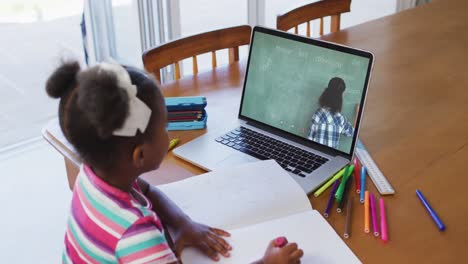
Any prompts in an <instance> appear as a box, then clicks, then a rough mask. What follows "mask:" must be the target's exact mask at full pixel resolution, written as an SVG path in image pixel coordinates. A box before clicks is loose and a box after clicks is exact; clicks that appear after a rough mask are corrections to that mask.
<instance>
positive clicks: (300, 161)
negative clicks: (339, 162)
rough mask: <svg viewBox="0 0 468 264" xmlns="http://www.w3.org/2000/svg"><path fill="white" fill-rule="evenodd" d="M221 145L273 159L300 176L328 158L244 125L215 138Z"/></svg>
mask: <svg viewBox="0 0 468 264" xmlns="http://www.w3.org/2000/svg"><path fill="white" fill-rule="evenodd" d="M216 142H219V143H221V144H223V145H226V146H228V147H231V148H233V149H236V150H238V151H240V152H243V153H246V154H248V155H251V156H253V157H255V158H258V159H260V160H267V159H274V160H276V162H278V164H279V165H280V166H281V167H283V168H284V169H285V170H287V171H289V172H292V173H294V174H296V175H299V176H301V177H305V176H306V175H307V174H309V173H311V172H312V171H314V170H316V169H318V168H319V167H320V166H322V165H323V164H324V163H325V162H327V161H328V159H326V158H324V157H321V156H319V155H317V154H314V153H311V152H308V151H305V150H303V149H300V148H298V147H295V146H292V145H289V144H287V143H284V142H281V141H279V140H276V139H274V138H271V137H269V136H266V135H263V134H260V133H258V132H255V131H253V130H251V129H248V128H245V127H239V128H236V129H234V130H232V131H231V132H229V133H227V134H226V135H224V136H222V137H219V138H217V139H216Z"/></svg>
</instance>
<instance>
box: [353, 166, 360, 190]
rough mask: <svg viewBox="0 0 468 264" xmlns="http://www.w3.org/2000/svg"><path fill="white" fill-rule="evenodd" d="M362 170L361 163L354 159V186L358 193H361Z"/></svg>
mask: <svg viewBox="0 0 468 264" xmlns="http://www.w3.org/2000/svg"><path fill="white" fill-rule="evenodd" d="M359 172H360V169H359V162H358V160H357V159H356V158H355V159H354V185H355V189H356V193H358V194H359V193H361V177H360V175H359Z"/></svg>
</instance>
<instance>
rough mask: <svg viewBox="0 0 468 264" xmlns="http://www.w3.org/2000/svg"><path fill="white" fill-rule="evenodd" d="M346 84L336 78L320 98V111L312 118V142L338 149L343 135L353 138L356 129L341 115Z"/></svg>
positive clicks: (310, 135) (310, 133) (310, 137)
mask: <svg viewBox="0 0 468 264" xmlns="http://www.w3.org/2000/svg"><path fill="white" fill-rule="evenodd" d="M345 89H346V84H345V82H344V81H343V79H341V78H339V77H334V78H332V79H331V80H330V81H329V82H328V87H326V88H325V90H324V91H323V93H322V95H321V96H320V98H319V106H320V107H319V109H317V111H315V113H314V115H313V116H312V124H311V126H310V131H309V136H308V138H309V139H310V140H313V141H315V142H318V143H320V144H323V145H327V146H329V147H332V148H335V149H336V148H338V145H339V143H340V137H341V135H344V136H347V137H352V136H353V135H354V128H353V126H352V125H351V123H350V122H349V121H348V119H346V117H344V116H343V115H342V114H341V108H342V106H343V92H344V91H345Z"/></svg>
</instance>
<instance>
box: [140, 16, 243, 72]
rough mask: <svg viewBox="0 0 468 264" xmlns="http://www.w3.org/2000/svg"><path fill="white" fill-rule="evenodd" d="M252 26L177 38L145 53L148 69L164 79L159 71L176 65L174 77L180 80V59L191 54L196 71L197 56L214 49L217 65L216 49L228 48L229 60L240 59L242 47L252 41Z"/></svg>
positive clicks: (215, 63) (214, 61)
mask: <svg viewBox="0 0 468 264" xmlns="http://www.w3.org/2000/svg"><path fill="white" fill-rule="evenodd" d="M251 32H252V28H251V27H250V26H248V25H244V26H237V27H231V28H225V29H219V30H215V31H211V32H206V33H201V34H198V35H194V36H189V37H185V38H181V39H177V40H174V41H171V42H168V43H165V44H162V45H160V46H157V47H155V48H152V49H150V50H147V51H145V52H144V53H143V64H144V66H145V69H146V70H147V71H148V72H150V73H152V74H154V76H155V77H156V79H158V80H159V81H161V73H160V70H161V69H162V68H164V67H166V66H168V65H171V64H175V71H174V79H176V80H178V79H180V77H181V76H180V61H181V60H183V59H187V58H190V57H192V59H193V74H197V73H198V63H197V55H200V54H203V53H208V52H211V65H212V67H213V68H215V67H216V66H217V61H216V51H217V50H220V49H229V63H232V62H234V61H238V60H239V46H242V45H248V44H249V43H250V35H251Z"/></svg>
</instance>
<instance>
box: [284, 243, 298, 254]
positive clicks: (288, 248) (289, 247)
mask: <svg viewBox="0 0 468 264" xmlns="http://www.w3.org/2000/svg"><path fill="white" fill-rule="evenodd" d="M283 250H284V251H285V252H286V253H287V254H288V255H290V254H292V253H293V252H294V251H296V250H297V243H289V244H287V245H286V246H284V247H283Z"/></svg>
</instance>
